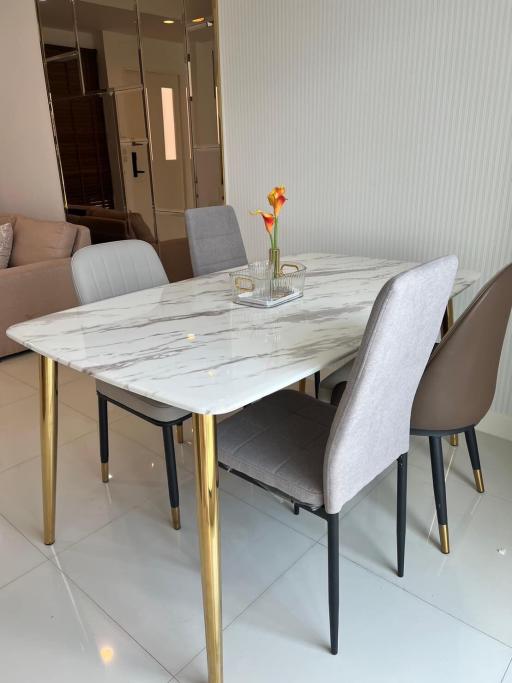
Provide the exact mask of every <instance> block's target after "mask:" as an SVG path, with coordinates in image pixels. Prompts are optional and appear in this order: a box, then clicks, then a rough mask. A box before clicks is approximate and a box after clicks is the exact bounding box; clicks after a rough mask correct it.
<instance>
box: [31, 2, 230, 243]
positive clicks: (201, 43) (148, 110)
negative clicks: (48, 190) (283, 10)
mask: <svg viewBox="0 0 512 683" xmlns="http://www.w3.org/2000/svg"><path fill="white" fill-rule="evenodd" d="M36 5H37V8H38V17H39V22H40V32H41V44H42V54H43V59H44V63H45V70H46V75H47V84H48V91H49V100H50V106H51V110H52V115H53V120H54V126H55V134H56V142H57V153H58V157H59V160H60V168H61V176H62V182H63V192H64V197H65V205H66V211H67V214H68V217H69V219H70V220H73V221H74V222H77V223H78V222H81V223H83V224H86V225H88V227H89V228H90V229H91V234H92V238H93V241H94V242H102V241H108V240H112V239H123V238H125V237H130V236H131V237H133V236H135V237H139V238H141V239H147V240H148V241H152V242H154V243H155V244H159V243H162V242H167V241H170V240H179V239H182V238H183V237H184V236H185V225H184V211H185V209H187V208H193V207H196V206H211V205H216V204H222V203H223V201H224V191H223V173H222V150H221V142H220V133H219V131H220V123H219V107H218V97H219V93H218V89H217V82H216V81H217V79H216V54H215V26H214V16H213V9H212V2H211V0H36Z"/></svg>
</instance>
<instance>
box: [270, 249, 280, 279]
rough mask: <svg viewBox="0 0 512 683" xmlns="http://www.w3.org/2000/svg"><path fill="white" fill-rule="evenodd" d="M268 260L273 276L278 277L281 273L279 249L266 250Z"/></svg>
mask: <svg viewBox="0 0 512 683" xmlns="http://www.w3.org/2000/svg"><path fill="white" fill-rule="evenodd" d="M268 261H269V263H270V264H271V265H272V267H273V273H272V275H273V277H279V275H280V273H281V252H280V250H279V249H273V248H272V249H269V250H268Z"/></svg>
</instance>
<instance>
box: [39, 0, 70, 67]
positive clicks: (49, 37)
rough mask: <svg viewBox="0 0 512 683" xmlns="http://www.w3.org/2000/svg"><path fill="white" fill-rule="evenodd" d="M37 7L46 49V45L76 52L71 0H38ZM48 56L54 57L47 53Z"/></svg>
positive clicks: (42, 38) (42, 39)
mask: <svg viewBox="0 0 512 683" xmlns="http://www.w3.org/2000/svg"><path fill="white" fill-rule="evenodd" d="M36 6H37V11H38V15H39V23H40V26H41V41H42V43H43V45H44V46H45V48H46V45H59V46H60V47H63V48H64V47H65V48H66V50H65V51H66V52H68V53H69V52H73V51H74V50H76V49H77V45H76V35H75V22H74V17H73V3H72V2H71V0H38V2H37V5H36ZM45 52H46V50H45ZM63 52H64V50H63ZM46 56H47V57H53V54H48V53H46Z"/></svg>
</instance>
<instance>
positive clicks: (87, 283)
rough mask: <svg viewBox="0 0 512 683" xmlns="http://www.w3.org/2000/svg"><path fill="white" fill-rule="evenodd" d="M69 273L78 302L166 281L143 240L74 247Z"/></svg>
mask: <svg viewBox="0 0 512 683" xmlns="http://www.w3.org/2000/svg"><path fill="white" fill-rule="evenodd" d="M71 273H72V275H73V283H74V285H75V290H76V294H77V297H78V300H79V302H80V303H81V304H90V303H92V302H93V301H100V300H102V299H109V298H110V297H113V296H120V295H121V294H129V293H130V292H137V291H139V290H141V289H149V288H150V287H158V286H159V285H166V284H168V282H169V280H168V278H167V275H166V274H165V270H164V268H163V266H162V263H161V261H160V259H159V258H158V254H157V253H156V251H155V250H154V249H153V247H152V246H151V245H150V244H148V243H147V242H142V241H140V240H122V241H121V242H106V243H105V244H94V245H92V246H91V247H85V248H84V249H80V251H77V252H76V253H75V254H74V255H73V258H72V259H71Z"/></svg>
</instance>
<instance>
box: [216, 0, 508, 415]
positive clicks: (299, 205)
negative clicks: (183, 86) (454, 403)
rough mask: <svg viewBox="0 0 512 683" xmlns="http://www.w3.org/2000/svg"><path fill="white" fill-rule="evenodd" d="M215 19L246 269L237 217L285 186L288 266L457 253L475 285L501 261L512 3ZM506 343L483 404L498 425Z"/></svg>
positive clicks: (228, 10)
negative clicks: (301, 255)
mask: <svg viewBox="0 0 512 683" xmlns="http://www.w3.org/2000/svg"><path fill="white" fill-rule="evenodd" d="M219 14H220V16H219V19H220V21H219V24H220V56H221V77H222V97H223V116H224V119H223V124H224V142H225V166H226V186H227V200H228V202H229V203H231V204H233V205H234V207H235V209H236V211H237V214H238V216H239V219H240V222H241V226H242V230H243V234H244V240H245V243H246V246H247V248H248V251H249V256H250V257H255V256H257V255H260V256H261V254H262V253H263V250H264V249H265V248H266V246H267V244H266V241H265V237H264V235H263V228H262V225H260V219H259V218H258V219H257V218H253V217H250V216H248V213H247V212H248V210H249V209H252V208H258V207H259V208H264V204H265V197H266V193H267V191H268V190H269V189H270V188H271V187H272V186H273V185H274V184H281V183H284V184H285V185H286V186H287V189H288V197H289V203H288V204H287V205H286V207H285V209H284V211H283V214H282V221H281V235H282V247H283V249H284V251H286V252H288V253H293V252H299V251H306V250H311V251H334V252H339V253H348V254H364V255H368V256H382V257H396V258H403V259H414V260H418V261H419V260H425V259H429V258H432V257H435V256H438V255H441V254H446V253H449V252H455V253H456V254H458V256H459V259H460V262H461V266H462V267H465V268H475V269H479V270H481V271H482V273H483V278H482V281H484V280H486V279H487V278H489V277H490V276H491V275H492V274H493V273H494V272H496V271H497V270H498V269H499V268H500V267H501V266H503V265H504V264H505V263H507V262H509V261H511V260H512V203H511V199H512V196H511V191H510V190H511V181H512V139H511V135H512V3H511V2H510V0H257V1H256V0H219ZM475 292H476V288H474V289H473V290H471V296H472V295H473V294H474V293H475ZM461 298H462V297H461ZM468 298H470V295H468V296H466V298H465V301H463V302H462V303H465V302H467V300H468ZM510 327H512V325H511V326H510ZM511 336H512V335H511V330H510V329H509V335H508V338H507V341H506V347H505V352H504V355H503V357H502V363H501V368H500V379H499V386H498V390H497V393H496V399H495V404H494V411H495V412H497V413H502V414H507V415H509V416H512V393H511V381H510V379H511V371H512V340H511Z"/></svg>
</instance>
